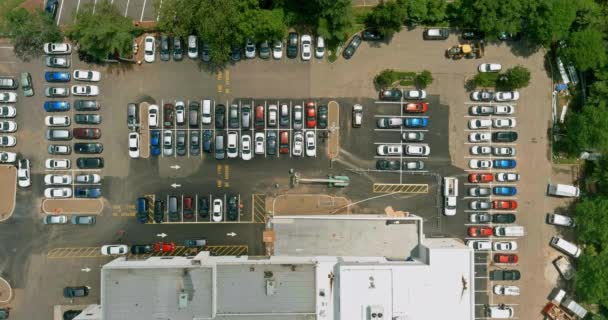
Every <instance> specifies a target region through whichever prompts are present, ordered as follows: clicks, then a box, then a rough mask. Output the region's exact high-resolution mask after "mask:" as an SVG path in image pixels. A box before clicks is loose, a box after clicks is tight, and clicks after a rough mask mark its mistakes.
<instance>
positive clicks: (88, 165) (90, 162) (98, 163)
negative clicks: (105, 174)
mask: <svg viewBox="0 0 608 320" xmlns="http://www.w3.org/2000/svg"><path fill="white" fill-rule="evenodd" d="M76 165H77V166H78V168H79V169H101V168H103V158H100V157H95V158H78V159H76Z"/></svg>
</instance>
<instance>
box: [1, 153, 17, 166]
mask: <svg viewBox="0 0 608 320" xmlns="http://www.w3.org/2000/svg"><path fill="white" fill-rule="evenodd" d="M16 160H17V154H16V153H14V152H4V151H0V163H13V162H15V161H16Z"/></svg>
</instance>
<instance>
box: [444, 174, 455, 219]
mask: <svg viewBox="0 0 608 320" xmlns="http://www.w3.org/2000/svg"><path fill="white" fill-rule="evenodd" d="M443 197H444V204H443V214H445V215H446V216H453V215H455V214H456V197H458V179H456V178H454V177H444V178H443Z"/></svg>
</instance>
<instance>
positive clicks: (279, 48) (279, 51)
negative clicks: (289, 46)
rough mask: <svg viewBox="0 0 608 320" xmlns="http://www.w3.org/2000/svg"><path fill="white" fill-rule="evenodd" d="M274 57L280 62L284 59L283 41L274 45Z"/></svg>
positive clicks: (277, 41)
mask: <svg viewBox="0 0 608 320" xmlns="http://www.w3.org/2000/svg"><path fill="white" fill-rule="evenodd" d="M272 57H273V58H274V59H277V60H280V59H281V58H283V42H282V41H281V40H276V41H275V42H274V43H273V45H272Z"/></svg>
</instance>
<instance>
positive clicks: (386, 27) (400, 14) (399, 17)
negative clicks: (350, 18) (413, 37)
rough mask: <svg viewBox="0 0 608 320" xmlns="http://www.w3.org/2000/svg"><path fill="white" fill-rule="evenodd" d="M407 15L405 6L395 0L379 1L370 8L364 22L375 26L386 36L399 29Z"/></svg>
mask: <svg viewBox="0 0 608 320" xmlns="http://www.w3.org/2000/svg"><path fill="white" fill-rule="evenodd" d="M406 17H407V8H406V7H405V6H404V5H402V4H400V3H398V2H397V1H395V0H391V1H387V2H381V3H380V4H379V5H377V6H375V7H374V9H372V12H371V13H370V14H369V15H368V16H367V20H366V22H365V24H366V25H367V26H369V27H375V28H377V29H378V31H380V33H382V34H383V35H384V36H386V37H390V36H392V35H393V33H395V32H398V31H399V30H401V27H402V26H403V22H404V21H405V18H406Z"/></svg>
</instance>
